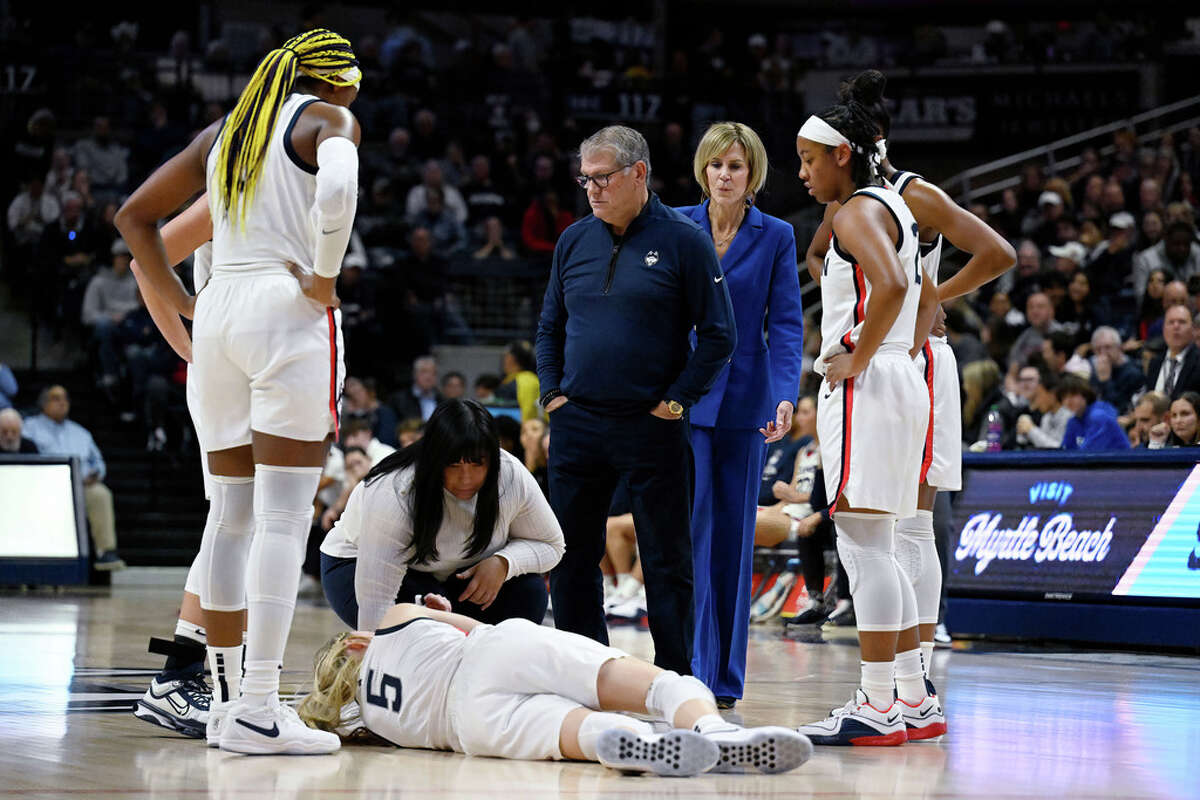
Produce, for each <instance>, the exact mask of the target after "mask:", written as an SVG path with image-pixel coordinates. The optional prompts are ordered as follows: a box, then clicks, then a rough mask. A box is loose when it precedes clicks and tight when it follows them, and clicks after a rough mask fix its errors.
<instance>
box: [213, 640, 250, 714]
mask: <svg viewBox="0 0 1200 800" xmlns="http://www.w3.org/2000/svg"><path fill="white" fill-rule="evenodd" d="M208 669H209V672H211V673H212V682H213V698H212V699H213V702H214V703H228V702H231V701H233V700H237V699H238V697H240V696H241V694H242V691H241V687H242V646H241V645H235V646H234V647H213V646H211V645H210V646H209V648H208Z"/></svg>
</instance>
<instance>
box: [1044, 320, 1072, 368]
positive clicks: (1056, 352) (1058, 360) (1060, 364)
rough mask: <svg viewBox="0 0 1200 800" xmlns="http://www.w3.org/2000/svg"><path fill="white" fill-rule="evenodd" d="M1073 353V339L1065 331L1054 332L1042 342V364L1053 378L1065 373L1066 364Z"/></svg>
mask: <svg viewBox="0 0 1200 800" xmlns="http://www.w3.org/2000/svg"><path fill="white" fill-rule="evenodd" d="M1074 352H1075V337H1074V336H1072V335H1071V334H1069V333H1067V332H1066V331H1062V330H1059V331H1055V332H1054V333H1052V334H1050V335H1049V336H1047V337H1046V338H1045V339H1043V340H1042V363H1043V364H1044V365H1045V368H1046V369H1047V370H1048V371H1049V372H1050V373H1051V374H1052V375H1054V376H1055V377H1062V376H1063V375H1064V374H1065V373H1066V367H1067V362H1068V361H1070V360H1071V356H1072V355H1073V354H1074Z"/></svg>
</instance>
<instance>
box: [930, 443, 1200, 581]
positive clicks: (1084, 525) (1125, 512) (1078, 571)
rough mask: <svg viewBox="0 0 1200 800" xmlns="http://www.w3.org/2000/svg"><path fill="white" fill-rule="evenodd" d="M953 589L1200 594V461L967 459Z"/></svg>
mask: <svg viewBox="0 0 1200 800" xmlns="http://www.w3.org/2000/svg"><path fill="white" fill-rule="evenodd" d="M966 477H967V481H966V482H965V486H964V490H963V491H962V493H961V494H960V496H959V498H958V500H957V503H956V506H955V513H954V521H955V529H954V534H953V536H952V539H951V542H950V553H949V562H950V574H949V576H947V586H948V587H949V588H950V589H951V590H966V591H968V592H970V593H971V594H994V595H995V596H1004V595H1012V594H1035V595H1038V596H1041V597H1042V598H1044V599H1050V600H1082V599H1091V600H1098V599H1102V598H1105V597H1109V598H1111V597H1113V596H1129V597H1138V596H1141V597H1161V598H1172V597H1174V598H1200V569H1197V568H1196V567H1195V560H1194V558H1191V559H1190V558H1189V557H1190V556H1191V554H1192V551H1193V548H1194V547H1196V548H1198V549H1200V539H1198V538H1197V537H1198V536H1200V467H1194V466H1172V467H1171V468H1153V469H1147V468H1146V467H1145V466H1141V467H1137V466H1133V465H1131V466H1130V467H1128V468H1121V467H1116V468H1112V467H1108V468H1104V469H1096V468H1091V469H1086V468H1070V467H1067V468H1063V467H1053V468H1050V467H1046V468H1028V467H1011V468H996V469H970V470H968V473H967V476H966Z"/></svg>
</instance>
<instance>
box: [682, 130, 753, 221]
mask: <svg viewBox="0 0 1200 800" xmlns="http://www.w3.org/2000/svg"><path fill="white" fill-rule="evenodd" d="M735 144H740V145H741V146H742V150H744V151H745V153H746V169H747V171H748V172H749V173H750V177H749V178H748V179H747V180H746V197H747V199H748V200H749V201H750V202H751V203H753V202H754V196H755V195H757V194H758V193H759V192H761V191H762V187H763V185H764V184H765V183H766V182H767V148H765V147H763V143H762V139H759V138H758V134H757V133H755V132H754V129H753V128H751V127H750V126H749V125H743V124H742V123H740V122H715V123H713V124H712V125H710V126H709V127H708V130H707V131H705V132H704V136H703V137H702V138H701V139H700V144H699V145H697V146H696V156H695V158H694V159H692V170H693V172H694V173H695V176H696V183H698V184H700V191H701V192H703V193H704V196H705V197H710V196H711V195H710V193H709V191H708V176H707V174H706V171H707V169H708V162H709V161H712V160H713V159H714V158H716V157H717V156H720V155H722V154H723V153H724V152H725V151H726V150H728V149H729V148H730V147H733V146H734V145H735Z"/></svg>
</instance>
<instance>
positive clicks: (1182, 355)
mask: <svg viewBox="0 0 1200 800" xmlns="http://www.w3.org/2000/svg"><path fill="white" fill-rule="evenodd" d="M1163 341H1165V342H1166V345H1167V352H1166V353H1164V354H1163V355H1161V356H1159V357H1158V358H1155V359H1154V360H1153V361H1151V362H1150V366H1149V368H1148V369H1147V370H1146V383H1145V386H1146V388H1147V389H1149V390H1153V391H1156V392H1161V393H1162V394H1164V395H1166V396H1167V397H1168V398H1170V399H1171V400H1175V399H1176V398H1178V397H1179V396H1180V395H1181V394H1183V393H1184V392H1195V391H1200V349H1198V348H1197V346H1196V343H1195V333H1194V332H1193V330H1192V315H1191V312H1190V311H1188V309H1187V306H1183V305H1173V306H1171V307H1170V308H1168V309H1167V311H1166V314H1165V315H1164V317H1163Z"/></svg>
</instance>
